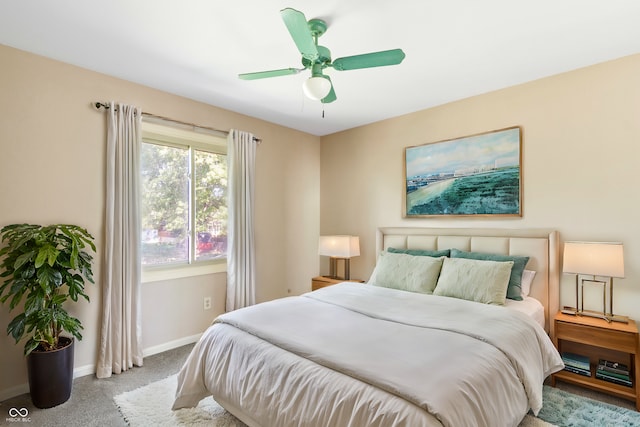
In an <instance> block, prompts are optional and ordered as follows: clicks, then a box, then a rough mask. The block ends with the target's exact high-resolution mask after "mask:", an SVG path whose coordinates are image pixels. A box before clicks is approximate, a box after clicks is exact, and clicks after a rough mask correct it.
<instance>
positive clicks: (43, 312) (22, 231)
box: [0, 224, 96, 408]
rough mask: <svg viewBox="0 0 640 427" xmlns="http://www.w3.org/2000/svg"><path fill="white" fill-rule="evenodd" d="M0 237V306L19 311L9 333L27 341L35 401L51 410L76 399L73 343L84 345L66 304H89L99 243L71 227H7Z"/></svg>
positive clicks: (27, 354) (25, 348)
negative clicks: (81, 301)
mask: <svg viewBox="0 0 640 427" xmlns="http://www.w3.org/2000/svg"><path fill="white" fill-rule="evenodd" d="M0 236H2V241H1V242H2V243H1V244H0V246H2V247H1V248H0V272H1V273H0V278H2V281H1V282H0V303H3V304H4V303H8V304H9V311H12V310H14V309H16V310H18V311H19V313H18V315H17V316H15V317H14V318H13V320H11V321H10V322H9V325H8V326H7V333H8V334H9V335H11V336H12V337H13V338H14V339H15V340H16V343H18V342H19V341H21V340H22V339H23V338H27V340H26V343H25V345H24V354H25V355H26V357H27V370H28V375H29V391H30V393H31V400H32V401H33V404H34V405H35V406H36V407H38V408H50V407H52V406H56V405H59V404H61V403H64V402H66V401H67V399H69V396H70V395H71V386H72V384H73V343H74V340H73V339H74V337H75V338H76V339H77V340H81V339H82V335H81V333H80V331H81V329H82V324H81V322H80V320H78V319H77V318H75V317H73V316H71V315H69V313H68V312H67V310H66V309H65V308H64V304H65V302H67V301H68V300H69V299H70V300H71V301H74V302H76V301H78V298H79V297H82V298H84V299H86V300H87V301H89V297H88V296H87V294H86V293H85V280H86V281H89V282H91V283H94V280H93V272H92V270H91V262H92V260H93V257H92V256H91V255H90V252H89V249H91V251H93V252H94V253H95V251H96V247H95V245H94V243H93V240H94V238H93V236H92V235H91V234H89V232H88V231H87V230H86V229H84V228H81V227H78V226H76V225H66V224H54V225H48V226H41V225H31V224H13V225H7V226H5V227H3V228H2V230H0ZM3 245H4V246H3ZM64 332H66V333H67V334H68V335H71V336H68V335H63V333H64Z"/></svg>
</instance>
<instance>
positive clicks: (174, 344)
mask: <svg viewBox="0 0 640 427" xmlns="http://www.w3.org/2000/svg"><path fill="white" fill-rule="evenodd" d="M201 336H202V334H196V335H191V336H190V337H184V338H180V339H177V340H173V341H169V342H166V343H164V344H160V345H155V346H153V347H149V348H145V349H144V350H142V357H148V356H153V355H154V354H158V353H163V352H165V351H169V350H173V349H174V348H178V347H182V346H183V345H187V344H193V343H195V342H198V340H199V339H200V337H201Z"/></svg>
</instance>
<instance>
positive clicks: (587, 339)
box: [555, 322, 638, 354]
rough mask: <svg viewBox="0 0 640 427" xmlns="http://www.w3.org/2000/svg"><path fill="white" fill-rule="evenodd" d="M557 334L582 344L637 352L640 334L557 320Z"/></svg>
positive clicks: (632, 352)
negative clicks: (639, 335)
mask: <svg viewBox="0 0 640 427" xmlns="http://www.w3.org/2000/svg"><path fill="white" fill-rule="evenodd" d="M555 333H556V336H557V338H558V339H560V340H562V339H570V340H571V341H573V342H579V343H582V344H587V345H592V346H600V347H606V348H610V349H615V350H617V351H623V352H625V353H631V354H636V352H637V345H638V343H637V342H636V339H637V336H638V334H634V333H630V332H623V331H615V330H611V329H600V328H593V327H591V326H586V325H578V324H575V323H566V322H556V332H555Z"/></svg>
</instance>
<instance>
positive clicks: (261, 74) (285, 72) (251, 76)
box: [238, 68, 300, 80]
mask: <svg viewBox="0 0 640 427" xmlns="http://www.w3.org/2000/svg"><path fill="white" fill-rule="evenodd" d="M299 72H300V70H299V69H297V68H283V69H282V70H271V71H258V72H256V73H244V74H238V77H240V78H241V79H242V80H257V79H266V78H269V77H279V76H289V75H291V74H298V73H299Z"/></svg>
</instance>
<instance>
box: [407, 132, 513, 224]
mask: <svg viewBox="0 0 640 427" xmlns="http://www.w3.org/2000/svg"><path fill="white" fill-rule="evenodd" d="M404 165H405V168H404V178H405V179H404V183H405V188H404V209H403V213H404V216H405V217H406V218H416V217H432V216H448V217H457V216H487V215H488V216H522V130H521V128H520V127H519V126H514V127H510V128H506V129H500V130H495V131H491V132H486V133H481V134H477V135H471V136H465V137H461V138H456V139H450V140H446V141H439V142H433V143H429V144H424V145H419V146H415V147H407V148H405V152H404Z"/></svg>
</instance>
